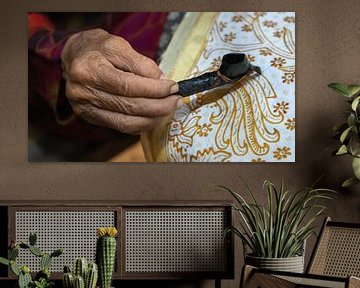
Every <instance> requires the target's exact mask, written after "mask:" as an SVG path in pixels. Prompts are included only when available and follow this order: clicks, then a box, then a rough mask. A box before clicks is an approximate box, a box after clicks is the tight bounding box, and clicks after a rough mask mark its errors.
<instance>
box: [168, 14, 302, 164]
mask: <svg viewBox="0 0 360 288" xmlns="http://www.w3.org/2000/svg"><path fill="white" fill-rule="evenodd" d="M274 16H276V17H274ZM293 16H294V13H292V12H286V13H284V14H281V17H279V15H278V13H277V12H268V13H263V12H256V13H243V12H241V13H226V12H222V13H219V14H218V16H217V18H216V22H215V23H214V26H213V28H212V29H210V33H209V35H208V36H207V38H206V39H207V42H206V43H205V44H204V50H203V52H202V54H199V55H200V56H198V57H199V58H197V60H196V61H195V62H194V63H193V65H192V67H193V68H190V67H189V72H188V77H195V76H198V75H201V74H203V73H205V72H208V71H214V70H216V69H218V67H219V66H220V65H221V59H222V55H224V54H226V53H229V52H234V51H239V52H241V53H245V54H246V55H247V58H248V60H249V61H250V62H252V63H253V64H254V65H258V66H260V67H261V68H262V70H263V74H262V75H261V76H259V77H249V78H246V79H244V80H243V81H241V82H240V83H238V84H237V86H236V89H231V90H230V91H229V92H227V93H226V94H225V95H224V94H221V93H223V92H221V91H215V90H211V91H207V92H203V93H198V94H196V95H191V96H190V97H187V98H185V100H186V101H185V103H186V105H185V106H183V107H181V108H180V109H178V110H176V111H175V113H174V115H173V117H172V119H171V121H170V123H169V124H168V126H167V136H166V137H167V138H166V157H167V159H168V160H169V161H181V162H208V161H209V162H213V161H216V162H227V161H232V162H233V161H240V162H253V163H256V162H292V161H294V159H295V158H294V157H295V155H294V151H295V150H294V149H295V133H289V131H292V130H295V100H294V96H295V93H294V91H295V42H294V39H295V37H294V35H295V34H294V33H295V25H294V24H293V23H290V22H288V21H286V20H285V18H286V17H293ZM275 19H276V20H275ZM288 20H289V19H288ZM236 23H239V25H237V24H236ZM280 27H281V29H282V30H277V31H275V29H279V28H280ZM269 28H275V29H269ZM275 32H279V33H280V34H281V35H280V37H277V35H274V33H275ZM186 55H187V54H186ZM182 79H184V78H182ZM285 116H286V117H285Z"/></svg>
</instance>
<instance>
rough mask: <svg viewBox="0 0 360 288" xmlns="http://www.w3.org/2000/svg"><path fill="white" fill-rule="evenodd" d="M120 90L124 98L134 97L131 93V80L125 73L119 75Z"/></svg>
mask: <svg viewBox="0 0 360 288" xmlns="http://www.w3.org/2000/svg"><path fill="white" fill-rule="evenodd" d="M118 80H119V81H118V82H119V90H120V92H121V94H122V95H124V96H132V95H131V91H130V80H129V77H126V76H124V74H123V73H120V74H119V75H118Z"/></svg>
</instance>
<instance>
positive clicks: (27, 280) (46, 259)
mask: <svg viewBox="0 0 360 288" xmlns="http://www.w3.org/2000/svg"><path fill="white" fill-rule="evenodd" d="M36 241H37V236H36V234H35V233H30V236H29V243H25V242H19V243H16V242H14V243H12V244H11V246H10V248H9V252H8V259H6V258H3V257H0V263H1V264H4V265H7V266H10V269H11V271H12V272H13V273H14V274H15V275H16V276H17V277H18V285H17V287H18V288H50V287H53V286H54V282H52V281H51V280H50V275H51V273H50V265H51V262H52V259H53V258H54V257H58V256H60V255H62V254H63V253H64V250H63V249H57V250H55V251H54V252H52V253H45V252H43V251H42V250H41V249H40V248H39V247H38V246H36ZM20 249H24V250H28V251H29V252H30V253H31V254H33V255H35V256H37V257H39V258H40V267H41V270H40V271H39V272H38V273H36V275H35V278H34V279H32V277H31V274H30V268H29V267H28V266H26V265H23V266H19V265H18V264H17V263H16V259H17V257H18V256H19V252H20Z"/></svg>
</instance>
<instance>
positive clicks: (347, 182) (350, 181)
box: [341, 177, 360, 188]
mask: <svg viewBox="0 0 360 288" xmlns="http://www.w3.org/2000/svg"><path fill="white" fill-rule="evenodd" d="M359 183H360V180H359V179H357V178H356V177H351V178H349V179H347V180H345V181H344V183H342V185H341V187H344V188H348V187H350V186H352V185H355V184H359Z"/></svg>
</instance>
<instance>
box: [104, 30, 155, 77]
mask: <svg viewBox="0 0 360 288" xmlns="http://www.w3.org/2000/svg"><path fill="white" fill-rule="evenodd" d="M104 52H105V54H106V58H107V59H108V60H109V61H110V62H111V63H112V64H113V65H114V66H115V67H116V68H118V69H121V70H124V71H126V72H132V73H134V74H137V75H140V76H143V77H147V78H154V79H159V78H160V76H161V75H162V71H161V70H160V68H159V66H158V65H157V64H156V63H155V61H153V60H152V59H150V58H148V57H146V56H144V55H142V54H140V53H139V52H137V51H136V50H135V49H134V48H133V47H132V46H131V45H130V44H129V43H128V42H127V41H126V40H125V39H123V38H121V37H117V36H113V37H110V38H109V39H107V40H106V43H105V49H104Z"/></svg>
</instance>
